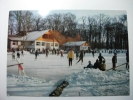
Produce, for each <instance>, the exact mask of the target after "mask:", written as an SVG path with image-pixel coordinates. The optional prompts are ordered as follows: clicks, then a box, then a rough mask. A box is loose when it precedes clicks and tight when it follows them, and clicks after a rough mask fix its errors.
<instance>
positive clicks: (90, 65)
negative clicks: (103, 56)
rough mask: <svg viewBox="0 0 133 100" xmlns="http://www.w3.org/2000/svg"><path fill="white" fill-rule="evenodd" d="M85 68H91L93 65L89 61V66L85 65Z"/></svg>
mask: <svg viewBox="0 0 133 100" xmlns="http://www.w3.org/2000/svg"><path fill="white" fill-rule="evenodd" d="M85 68H93V65H92V64H91V61H89V64H88V65H87V67H84V69H85Z"/></svg>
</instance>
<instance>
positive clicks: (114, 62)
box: [112, 53, 117, 70]
mask: <svg viewBox="0 0 133 100" xmlns="http://www.w3.org/2000/svg"><path fill="white" fill-rule="evenodd" d="M116 63H117V54H116V53H114V56H113V57H112V65H113V67H112V69H113V70H115V68H116Z"/></svg>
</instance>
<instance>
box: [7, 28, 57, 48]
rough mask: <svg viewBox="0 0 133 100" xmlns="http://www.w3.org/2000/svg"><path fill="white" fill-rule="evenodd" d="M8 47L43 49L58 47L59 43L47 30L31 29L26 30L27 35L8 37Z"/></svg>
mask: <svg viewBox="0 0 133 100" xmlns="http://www.w3.org/2000/svg"><path fill="white" fill-rule="evenodd" d="M8 40H10V41H9V45H10V46H9V47H10V49H12V48H20V47H23V48H25V49H33V50H38V49H39V50H40V51H42V50H43V49H53V48H54V49H58V48H59V43H58V41H57V40H56V39H55V38H54V37H53V35H52V34H51V33H50V32H49V30H44V31H33V32H28V33H27V35H25V36H23V37H19V38H18V37H9V39H8Z"/></svg>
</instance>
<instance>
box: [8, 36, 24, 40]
mask: <svg viewBox="0 0 133 100" xmlns="http://www.w3.org/2000/svg"><path fill="white" fill-rule="evenodd" d="M9 39H10V40H14V41H22V37H9Z"/></svg>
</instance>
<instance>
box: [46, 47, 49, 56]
mask: <svg viewBox="0 0 133 100" xmlns="http://www.w3.org/2000/svg"><path fill="white" fill-rule="evenodd" d="M48 53H49V51H48V49H46V57H48Z"/></svg>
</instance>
